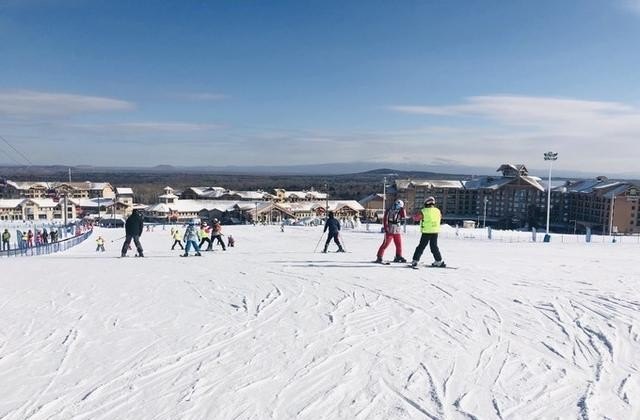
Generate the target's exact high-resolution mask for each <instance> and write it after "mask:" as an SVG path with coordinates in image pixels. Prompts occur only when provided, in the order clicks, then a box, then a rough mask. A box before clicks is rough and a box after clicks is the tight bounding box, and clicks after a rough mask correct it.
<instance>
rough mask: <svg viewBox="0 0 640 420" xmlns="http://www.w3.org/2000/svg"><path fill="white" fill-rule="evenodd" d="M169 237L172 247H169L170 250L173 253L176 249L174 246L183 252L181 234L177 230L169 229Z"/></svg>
mask: <svg viewBox="0 0 640 420" xmlns="http://www.w3.org/2000/svg"><path fill="white" fill-rule="evenodd" d="M171 237H172V238H173V245H171V250H172V251H173V250H174V249H175V248H176V245H178V246H179V247H180V249H181V250H183V251H184V247H183V246H182V234H181V233H180V230H178V228H175V229H174V228H171Z"/></svg>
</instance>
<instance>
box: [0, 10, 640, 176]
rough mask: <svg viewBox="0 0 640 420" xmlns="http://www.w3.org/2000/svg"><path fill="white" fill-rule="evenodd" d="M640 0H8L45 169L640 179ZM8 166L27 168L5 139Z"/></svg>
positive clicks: (25, 126)
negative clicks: (369, 169)
mask: <svg viewBox="0 0 640 420" xmlns="http://www.w3.org/2000/svg"><path fill="white" fill-rule="evenodd" d="M638 43H640V0H579V1H578V0H564V1H558V0H555V1H548V0H541V1H535V2H533V1H520V0H514V1H508V2H505V1H445V0H442V1H399V2H391V1H375V0H374V1H327V0H325V1H277V2H269V1H231V0H230V1H219V2H218V1H182V2H171V1H135V2H132V1H114V0H104V1H89V0H57V1H54V0H0V57H2V60H1V63H2V64H1V65H0V136H2V137H3V138H4V139H6V140H7V141H9V142H10V143H11V144H12V145H13V146H14V147H15V148H17V149H18V150H19V151H20V152H22V153H23V154H24V155H25V156H27V157H28V159H29V160H30V161H31V162H33V163H34V164H69V165H76V164H89V165H127V166H153V165H157V164H172V165H214V166H222V165H288V164H313V163H328V162H354V161H369V162H381V163H387V164H388V165H389V166H393V163H404V164H413V163H415V164H421V165H445V166H446V165H450V166H451V167H460V166H469V167H478V166H481V167H488V168H497V167H498V166H499V165H500V164H501V163H505V162H510V163H524V164H526V165H527V166H528V167H529V168H530V169H535V168H538V169H544V168H545V167H546V165H545V162H544V161H543V159H542V156H543V153H544V152H545V151H547V150H553V151H556V152H558V153H559V160H558V162H557V163H556V167H557V168H558V169H561V170H564V171H569V172H570V171H581V170H588V171H590V172H593V173H599V174H605V175H607V174H609V175H613V174H618V173H625V174H639V173H640V169H639V168H638V165H637V162H638V155H639V154H640V146H637V139H638V138H640V103H639V99H638V98H640V83H638V81H639V79H640V76H639V75H640V54H638V53H637V44H638ZM0 162H4V163H17V162H19V163H24V158H22V157H21V156H20V155H18V154H16V153H15V151H14V150H12V149H11V148H10V147H9V146H8V145H7V144H6V143H4V142H0Z"/></svg>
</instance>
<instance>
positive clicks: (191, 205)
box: [147, 200, 255, 213]
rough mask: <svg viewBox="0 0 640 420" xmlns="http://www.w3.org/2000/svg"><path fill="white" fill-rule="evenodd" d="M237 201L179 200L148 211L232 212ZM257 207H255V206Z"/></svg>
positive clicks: (151, 207) (156, 206)
mask: <svg viewBox="0 0 640 420" xmlns="http://www.w3.org/2000/svg"><path fill="white" fill-rule="evenodd" d="M236 204H237V201H227V200H178V201H177V202H175V203H159V204H154V205H152V206H149V207H147V211H154V212H160V213H168V212H172V211H175V212H182V213H186V212H189V213H197V212H199V211H202V210H207V211H211V210H218V211H231V210H233V209H234V206H235V205H236ZM254 207H255V206H254Z"/></svg>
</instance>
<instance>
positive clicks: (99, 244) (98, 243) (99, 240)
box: [96, 236, 104, 252]
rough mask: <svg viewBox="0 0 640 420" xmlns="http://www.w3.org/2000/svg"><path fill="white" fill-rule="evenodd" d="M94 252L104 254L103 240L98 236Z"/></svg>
mask: <svg viewBox="0 0 640 420" xmlns="http://www.w3.org/2000/svg"><path fill="white" fill-rule="evenodd" d="M96 245H97V247H96V252H98V251H102V252H104V239H103V238H102V236H98V239H96Z"/></svg>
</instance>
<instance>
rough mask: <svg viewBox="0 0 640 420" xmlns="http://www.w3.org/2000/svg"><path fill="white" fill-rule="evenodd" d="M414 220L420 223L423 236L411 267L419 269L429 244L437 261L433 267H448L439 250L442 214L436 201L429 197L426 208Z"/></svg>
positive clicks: (425, 202) (425, 203)
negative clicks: (419, 263) (423, 253)
mask: <svg viewBox="0 0 640 420" xmlns="http://www.w3.org/2000/svg"><path fill="white" fill-rule="evenodd" d="M413 219H414V220H415V221H416V222H417V221H420V231H421V232H422V236H421V237H420V243H419V244H418V246H417V247H416V250H415V252H414V253H413V261H411V267H414V268H415V267H417V265H418V262H419V261H420V257H421V256H422V252H424V249H425V248H426V247H427V244H429V247H430V249H431V253H432V254H433V258H434V259H435V261H434V262H433V263H432V264H431V266H433V267H446V264H445V263H444V261H443V260H442V255H440V250H439V249H438V232H440V220H441V219H442V214H441V213H440V209H438V208H437V207H436V199H435V198H433V197H427V199H426V200H425V201H424V207H423V208H422V210H421V211H420V213H418V214H416V215H415V216H414V217H413Z"/></svg>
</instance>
